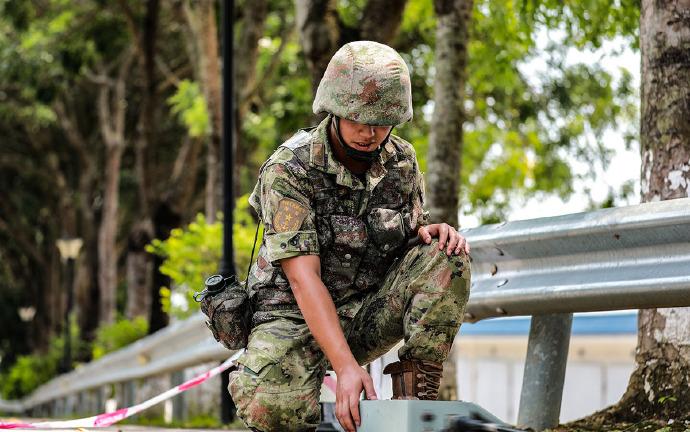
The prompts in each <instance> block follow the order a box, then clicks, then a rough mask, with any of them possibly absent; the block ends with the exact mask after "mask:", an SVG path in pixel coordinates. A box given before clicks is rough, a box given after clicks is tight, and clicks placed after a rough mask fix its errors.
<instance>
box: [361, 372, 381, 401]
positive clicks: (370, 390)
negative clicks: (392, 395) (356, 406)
mask: <svg viewBox="0 0 690 432" xmlns="http://www.w3.org/2000/svg"><path fill="white" fill-rule="evenodd" d="M362 384H364V393H365V394H366V395H367V399H369V400H376V399H378V396H376V390H375V389H374V381H372V379H371V377H370V376H369V374H367V376H366V377H365V378H364V379H363V380H362Z"/></svg>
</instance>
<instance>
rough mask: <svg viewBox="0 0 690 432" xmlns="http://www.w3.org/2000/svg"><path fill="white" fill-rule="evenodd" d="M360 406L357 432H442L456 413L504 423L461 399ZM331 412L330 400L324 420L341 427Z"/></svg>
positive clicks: (382, 401) (407, 401)
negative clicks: (360, 419) (359, 423)
mask: <svg viewBox="0 0 690 432" xmlns="http://www.w3.org/2000/svg"><path fill="white" fill-rule="evenodd" d="M328 405H330V406H328ZM359 410H360V415H361V417H362V425H361V426H360V427H359V428H357V431H358V432H441V431H442V430H443V429H446V428H447V427H448V425H449V423H450V420H451V419H452V418H453V417H457V416H465V417H472V418H480V419H482V420H485V421H487V422H491V423H496V424H499V425H506V424H505V423H503V422H502V421H501V420H499V419H498V418H497V417H496V416H494V415H493V414H491V413H490V412H488V411H487V410H485V409H484V408H482V407H480V406H479V405H476V404H473V403H470V402H462V401H425V400H375V401H369V400H363V401H360V403H359ZM333 412H334V411H333V404H325V405H324V407H323V414H324V421H326V422H330V423H331V424H332V426H333V427H334V428H335V430H342V429H341V428H340V424H338V420H337V419H336V418H335V416H334V415H333ZM324 430H327V429H324ZM331 430H333V429H331Z"/></svg>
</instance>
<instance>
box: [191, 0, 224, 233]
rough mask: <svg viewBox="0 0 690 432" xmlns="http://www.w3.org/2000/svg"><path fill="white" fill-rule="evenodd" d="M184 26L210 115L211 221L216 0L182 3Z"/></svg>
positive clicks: (212, 204)
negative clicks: (186, 27) (190, 39)
mask: <svg viewBox="0 0 690 432" xmlns="http://www.w3.org/2000/svg"><path fill="white" fill-rule="evenodd" d="M183 11H184V16H185V20H186V21H187V26H188V28H189V30H190V35H191V36H192V41H191V45H192V52H193V54H194V55H195V56H196V58H194V57H192V59H193V61H194V60H196V62H197V64H198V67H196V68H194V70H195V71H196V72H197V73H198V81H199V84H200V85H201V90H202V92H203V94H204V99H205V100H206V106H207V109H208V113H209V116H210V123H211V139H210V141H209V144H208V149H207V152H206V199H205V205H204V207H205V209H204V212H205V214H206V219H207V220H208V221H209V222H213V221H215V219H216V213H217V212H218V210H219V209H220V207H219V200H220V197H221V183H220V169H219V168H220V137H221V135H220V134H221V121H222V114H221V101H222V100H221V96H222V95H221V80H220V53H219V50H218V26H217V25H216V9H215V2H213V1H210V0H203V1H201V2H199V3H198V4H193V2H185V3H183Z"/></svg>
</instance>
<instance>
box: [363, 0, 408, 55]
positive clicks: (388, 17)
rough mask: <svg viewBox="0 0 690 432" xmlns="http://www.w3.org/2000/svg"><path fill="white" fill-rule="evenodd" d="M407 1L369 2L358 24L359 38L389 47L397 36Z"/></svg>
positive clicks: (382, 0) (372, 0) (371, 0)
mask: <svg viewBox="0 0 690 432" xmlns="http://www.w3.org/2000/svg"><path fill="white" fill-rule="evenodd" d="M406 3H407V0H369V1H368V2H367V5H366V6H365V7H364V13H363V14H362V21H361V23H360V26H359V28H360V38H361V39H362V40H373V41H378V42H382V43H385V44H388V45H390V44H391V43H392V42H393V40H394V39H395V36H396V35H397V34H398V29H399V28H400V23H401V22H402V15H403V11H404V10H405V4H406Z"/></svg>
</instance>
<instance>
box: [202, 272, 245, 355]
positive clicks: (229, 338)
mask: <svg viewBox="0 0 690 432" xmlns="http://www.w3.org/2000/svg"><path fill="white" fill-rule="evenodd" d="M201 311H202V312H203V313H204V314H205V315H206V316H207V317H208V320H206V327H208V328H209V330H211V333H213V337H214V338H215V339H216V340H217V341H218V342H220V343H221V344H223V346H224V347H225V348H227V349H230V350H238V349H241V348H245V347H246V346H247V338H248V337H249V331H250V320H251V309H250V306H249V296H247V291H246V290H245V287H244V284H241V283H240V282H237V281H234V282H229V283H228V284H227V286H226V287H225V288H224V289H223V290H222V291H221V292H219V293H217V294H215V295H206V296H205V297H204V298H203V299H202V300H201Z"/></svg>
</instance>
